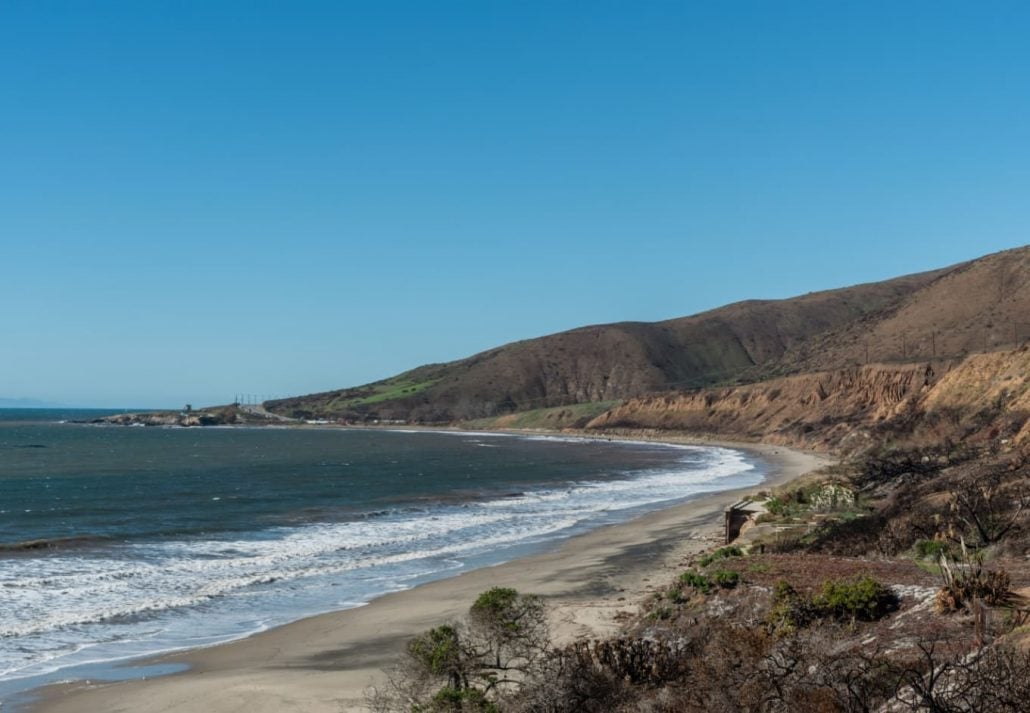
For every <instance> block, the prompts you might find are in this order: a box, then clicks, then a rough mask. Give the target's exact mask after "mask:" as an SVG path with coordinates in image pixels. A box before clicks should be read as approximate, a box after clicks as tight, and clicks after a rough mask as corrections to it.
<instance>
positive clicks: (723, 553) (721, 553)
mask: <svg viewBox="0 0 1030 713" xmlns="http://www.w3.org/2000/svg"><path fill="white" fill-rule="evenodd" d="M743 556H744V551H743V550H742V549H740V548H739V547H735V546H733V545H731V546H729V547H720V548H719V549H717V550H716V551H715V552H712V553H711V554H708V555H705V556H704V557H702V558H701V560H700V561H699V562H698V564H700V565H701V566H702V567H707V566H708V565H710V564H712V562H718V561H719V560H724V559H729V558H730V557H743Z"/></svg>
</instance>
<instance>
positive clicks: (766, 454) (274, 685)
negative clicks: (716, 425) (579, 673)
mask: <svg viewBox="0 0 1030 713" xmlns="http://www.w3.org/2000/svg"><path fill="white" fill-rule="evenodd" d="M499 432H501V433H511V434H512V435H539V436H560V437H584V438H595V439H596V438H598V437H600V438H601V439H607V438H608V436H605V435H601V436H595V435H592V434H578V433H563V432H549V431H514V430H510V431H499ZM611 435H612V436H613V437H614V438H617V439H618V440H633V441H647V442H655V443H669V444H674V445H702V446H721V447H726V448H731V449H733V450H737V451H741V452H743V453H745V454H747V455H748V456H749V457H756V458H758V459H760V460H761V461H763V462H764V463H765V465H766V466H767V467H768V472H767V474H766V477H765V479H764V480H763V481H762V483H761V484H759V485H755V486H749V487H745V488H739V489H734V490H725V491H720V492H716V493H709V494H704V495H700V496H698V497H696V498H693V499H690V500H688V501H686V502H682V503H679V504H676V505H673V506H671V507H667V508H663V509H660V510H655V511H652V512H649V513H646V514H643V515H639V516H637V517H635V518H633V519H631V520H629V521H626V522H623V523H617V524H611V525H605V526H602V527H599V528H597V529H594V530H590V531H588V532H586V533H582V534H579V535H575V536H573V537H571V538H568V539H564V540H560V541H558V542H557V543H552V544H551V545H550V546H549V548H548V549H547V550H545V551H544V552H541V553H537V554H531V555H528V556H524V557H519V558H516V559H513V560H509V561H507V562H504V563H502V564H498V565H493V566H486V567H480V568H478V569H473V570H470V571H467V572H463V573H461V574H457V575H454V576H451V577H447V578H444V579H439V580H434V581H431V582H428V583H424V584H421V585H418V586H416V587H413V588H411V589H406V590H403V591H400V592H394V593H389V594H385V595H382V596H380V597H377V598H376V599H373V600H372V601H371V602H370V603H368V604H366V605H364V606H361V607H356V608H351V609H345V610H340V611H333V612H329V613H325V614H319V615H315V616H312V617H307V618H303V619H300V620H297V621H294V622H291V623H288V624H284V625H282V626H278V627H275V628H272V629H269V630H267V631H263V632H260V633H257V634H253V635H251V636H248V637H246V638H242V639H236V640H232V641H228V642H225V643H221V644H216V645H213V646H210V647H206V648H200V649H187V650H184V651H179V652H173V653H169V654H164V655H157V656H149V657H145V658H142V659H138V660H135V661H133V662H131V663H128V664H127V665H126V666H124V669H125V671H126V673H127V674H129V675H127V676H126V678H127V680H121V681H100V682H91V681H81V680H80V681H73V682H70V683H62V684H55V685H50V686H45V687H42V688H38V689H34V690H33V691H30V692H29V693H28V694H27V696H28V697H29V698H28V699H27V700H26V702H25V704H24V706H20V708H22V707H23V708H24V709H26V710H30V711H35V712H39V713H66V712H67V713H72V712H77V711H83V710H105V711H115V710H126V711H128V710H131V711H140V712H142V713H148V712H151V711H152V712H154V713H157V711H212V712H213V713H222V712H223V711H224V712H228V711H230V710H240V709H243V708H246V709H247V711H248V713H265V712H267V713H272V712H273V711H301V710H303V711H313V712H315V713H321V712H322V711H326V712H327V713H328V712H329V711H333V712H335V711H341V710H364V709H365V706H364V691H365V689H367V688H368V687H369V686H370V685H373V684H374V683H375V682H376V681H377V680H381V678H382V669H383V667H384V666H388V665H389V664H390V663H391V661H393V660H394V659H395V658H396V656H397V655H398V654H399V653H400V652H401V651H402V650H403V645H404V642H405V641H407V640H408V639H409V638H411V637H412V636H414V635H416V634H417V633H419V632H421V631H423V630H425V629H427V628H430V627H432V626H436V625H439V624H440V623H443V622H445V621H447V620H449V619H455V618H458V617H460V616H461V615H462V614H464V613H465V612H466V611H467V609H468V607H469V605H470V604H471V603H472V601H473V600H474V599H475V597H476V596H477V595H478V594H479V593H480V592H482V591H484V590H486V589H489V588H491V587H494V586H510V587H514V588H516V589H518V590H519V591H522V592H526V593H533V594H538V595H541V596H542V597H543V598H544V599H545V600H546V601H547V603H548V606H549V609H550V611H551V619H552V626H553V631H554V634H555V637H554V638H555V639H556V640H557V641H560V642H567V641H572V640H575V639H576V638H580V637H583V636H587V637H591V638H595V637H599V636H604V635H606V634H608V633H610V632H613V631H614V630H615V629H616V628H617V627H618V622H617V620H616V617H617V616H618V615H619V614H620V612H626V613H632V612H635V611H636V607H637V603H638V601H639V600H640V599H642V598H643V597H644V596H646V595H647V594H648V593H649V591H651V590H652V589H653V588H654V587H655V586H660V585H663V584H665V582H666V580H667V579H670V578H671V577H672V574H673V572H674V571H675V570H676V569H677V568H679V567H680V566H681V565H682V564H683V563H684V560H685V559H686V558H688V557H690V556H691V555H693V554H696V553H697V552H700V551H702V550H704V549H707V548H708V547H710V546H712V545H715V544H717V543H721V541H722V513H723V510H724V508H725V507H726V506H727V505H729V504H730V503H732V502H733V501H734V500H736V499H739V497H740V496H741V495H743V494H746V493H750V492H754V491H756V490H759V489H762V488H769V487H776V486H778V485H782V484H783V483H786V482H788V481H790V480H793V479H794V478H796V477H799V476H801V475H803V474H804V473H807V472H809V471H811V470H814V469H815V468H818V467H820V466H822V465H825V463H826V462H827V457H826V456H824V455H822V454H816V453H810V452H803V451H797V450H792V449H788V448H785V447H782V446H772V445H767V444H761V443H737V442H726V441H716V440H714V439H713V440H708V439H698V438H689V437H685V436H676V435H675V434H661V435H659V434H655V436H654V437H647V436H650V435H651V434H646V435H645V434H634V435H632V436H628V435H623V434H619V435H617V436H616V435H615V434H611ZM178 666H185V667H187V668H186V670H184V671H181V672H174V673H168V674H167V675H162V676H158V677H156V678H149V679H148V678H146V674H147V673H148V672H155V671H161V670H165V671H167V670H174V668H169V667H178ZM155 667H159V668H155ZM133 670H137V671H138V674H137V675H132V672H133Z"/></svg>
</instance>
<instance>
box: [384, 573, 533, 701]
mask: <svg viewBox="0 0 1030 713" xmlns="http://www.w3.org/2000/svg"><path fill="white" fill-rule="evenodd" d="M549 649H550V640H549V631H548V626H547V612H546V610H545V608H544V605H543V602H542V601H541V600H540V599H539V598H538V597H535V596H529V595H523V594H519V593H518V592H517V591H516V590H514V589H510V588H506V587H495V588H493V589H490V590H488V591H486V592H483V593H482V594H480V595H479V597H478V598H477V599H476V601H475V603H473V605H472V607H471V608H470V609H469V613H468V616H467V617H466V619H465V620H464V621H463V622H460V623H457V624H452V625H444V626H438V627H435V628H433V629H429V630H428V631H424V632H422V633H421V634H419V635H418V636H416V637H415V638H413V639H412V640H411V641H409V642H408V645H407V647H406V649H405V653H406V654H407V655H406V657H405V659H404V661H403V662H402V663H401V664H399V665H398V666H397V667H396V668H395V669H394V670H393V671H392V672H390V673H389V674H388V681H387V685H386V687H385V688H384V689H381V690H380V689H373V690H372V691H370V693H369V696H368V703H369V706H370V707H371V708H372V710H374V711H377V712H382V713H386V712H388V711H409V712H411V711H414V712H417V713H422V712H425V713H428V712H434V713H435V712H438V711H440V712H442V711H477V712H482V713H490V712H491V711H495V710H497V706H496V702H497V701H498V700H500V699H502V698H504V697H506V696H507V695H510V694H513V693H515V692H517V691H518V689H519V687H520V686H521V685H522V683H523V682H524V681H526V680H527V679H528V678H529V677H530V676H531V675H532V674H533V673H534V672H535V671H536V669H537V668H538V666H539V665H540V663H541V662H543V660H544V659H545V657H546V656H547V653H548V651H549Z"/></svg>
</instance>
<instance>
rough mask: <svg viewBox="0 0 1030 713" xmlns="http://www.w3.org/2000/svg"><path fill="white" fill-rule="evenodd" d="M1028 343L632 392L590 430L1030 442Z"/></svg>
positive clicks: (774, 438) (813, 441) (858, 443)
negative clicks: (943, 358)
mask: <svg viewBox="0 0 1030 713" xmlns="http://www.w3.org/2000/svg"><path fill="white" fill-rule="evenodd" d="M1028 375H1030V351H1028V350H1027V349H1026V348H1025V347H1024V348H1022V349H1019V350H1015V351H1008V352H997V353H990V354H977V355H973V356H970V357H967V358H965V359H963V360H959V361H956V362H936V363H923V364H906V365H867V366H861V367H852V368H846V369H838V370H833V371H825V372H816V373H812V374H804V375H799V376H792V377H784V378H779V379H772V380H769V381H765V382H762V383H758V384H750V385H746V386H737V387H728V388H721V389H704V390H699V391H694V392H690V393H680V394H662V395H652V396H646V397H641V398H636V399H631V400H629V401H627V402H626V403H624V404H622V405H620V406H618V407H616V408H614V409H612V410H610V411H607V412H605V413H604V414H601V415H600V416H598V417H597V418H595V419H593V420H592V421H591V422H590V423H589V424H588V425H587V428H589V429H596V430H605V429H663V430H678V431H687V432H691V433H697V434H707V435H713V436H718V437H723V438H743V439H750V440H763V441H766V442H769V443H777V444H782V445H791V446H799V447H805V448H816V449H821V450H829V449H833V448H840V449H842V450H845V451H847V450H854V449H859V448H862V447H864V446H867V445H871V444H873V443H875V442H877V441H878V437H879V436H881V435H883V434H891V435H892V437H899V436H900V437H906V438H910V439H915V440H917V441H918V440H926V441H928V442H930V441H934V440H936V441H940V440H944V439H953V440H960V439H978V438H997V437H1002V438H1005V437H1008V438H1010V439H1012V440H1013V441H1014V442H1017V443H1018V442H1030V425H1028V423H1027V418H1028V416H1030V387H1028V378H1030V377H1028Z"/></svg>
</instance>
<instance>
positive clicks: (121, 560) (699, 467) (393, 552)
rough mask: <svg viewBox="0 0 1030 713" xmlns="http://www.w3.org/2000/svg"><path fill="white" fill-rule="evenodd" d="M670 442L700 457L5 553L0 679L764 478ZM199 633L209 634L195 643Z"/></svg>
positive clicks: (389, 580) (397, 583)
mask: <svg viewBox="0 0 1030 713" xmlns="http://www.w3.org/2000/svg"><path fill="white" fill-rule="evenodd" d="M455 435H458V434H455ZM461 435H475V436H477V437H478V436H479V435H484V436H490V437H496V436H497V435H498V434H471V433H465V434H461ZM533 438H552V437H544V436H540V437H536V436H534V437H533ZM676 447H679V448H683V449H687V450H690V451H691V452H692V453H691V459H692V460H691V465H690V466H689V467H686V465H685V466H684V469H681V470H675V469H665V470H654V471H650V472H646V473H643V474H640V475H637V476H635V477H631V478H623V479H617V480H596V481H583V482H578V483H574V484H571V485H569V486H566V487H562V488H551V489H538V490H532V491H530V492H526V493H523V494H520V495H518V496H514V497H502V498H494V499H490V500H486V501H480V502H471V503H462V504H455V505H439V506H435V507H431V508H428V509H421V510H405V511H397V512H387V513H385V514H383V515H381V516H379V517H375V518H366V519H360V520H353V521H347V522H335V523H315V524H307V525H302V526H291V527H277V528H274V529H270V530H264V531H261V532H255V533H254V534H253V535H252V536H249V537H235V538H220V539H209V540H180V541H174V542H165V543H152V544H125V545H119V546H113V547H109V548H105V549H104V550H99V551H91V552H85V553H72V554H56V555H49V556H47V557H45V558H24V559H21V558H12V559H9V560H6V561H5V562H4V567H3V568H2V570H0V592H2V594H3V600H4V606H3V607H2V608H0V680H3V679H4V678H17V677H20V676H29V675H37V674H39V673H41V672H46V671H56V670H60V669H61V668H62V667H63V666H67V665H71V664H81V663H84V662H85V661H87V660H108V659H111V658H117V657H119V656H120V655H122V654H125V655H129V656H138V655H142V654H148V653H153V652H155V651H156V650H158V649H161V650H165V649H171V648H181V647H183V646H196V645H198V643H200V644H201V645H202V644H203V643H204V642H207V641H211V642H216V641H221V640H226V639H230V638H235V637H238V636H241V635H246V634H249V633H253V632H254V631H256V630H260V629H261V628H264V627H267V626H269V625H275V624H280V623H285V621H288V620H290V619H295V618H298V617H300V616H306V615H310V614H313V613H317V612H318V611H325V610H328V609H333V608H339V607H341V606H344V605H345V603H347V604H349V605H353V604H354V603H356V602H357V603H361V602H367V601H368V600H369V599H370V598H372V597H374V596H378V595H380V594H383V593H385V592H386V591H391V590H394V589H403V588H406V587H408V586H411V585H412V584H413V583H417V582H418V581H421V580H423V579H425V578H426V577H432V576H442V574H443V573H445V572H448V571H452V570H453V569H455V568H461V567H463V566H465V562H466V561H468V559H469V558H471V557H477V558H481V557H483V556H488V555H490V553H495V555H494V559H497V558H498V557H500V555H496V553H498V552H501V551H503V550H504V549H505V548H510V547H511V546H514V545H518V544H520V543H530V542H536V541H540V540H543V539H548V538H553V537H555V536H558V535H559V533H563V532H568V531H570V529H571V528H575V527H577V526H578V527H584V526H585V523H588V522H591V521H594V520H596V519H597V518H598V517H599V516H602V515H603V514H605V513H611V512H617V511H625V510H629V509H633V508H641V507H645V506H649V505H654V504H657V503H662V502H666V501H670V500H679V499H682V498H685V497H688V496H690V495H693V494H696V493H699V492H705V491H709V490H716V489H722V488H726V487H730V485H729V484H727V483H726V481H727V479H732V478H736V479H737V480H739V479H740V478H741V477H743V478H745V479H746V480H747V482H740V483H733V484H734V485H737V484H739V485H746V484H752V483H754V482H757V480H758V477H757V475H756V474H755V473H753V469H754V467H753V466H752V465H751V464H749V463H748V462H747V461H746V460H744V458H743V457H742V456H741V455H740V454H738V453H736V452H733V451H729V450H726V449H720V448H699V447H696V446H676ZM698 459H700V460H701V461H703V462H702V463H701V464H698V463H697V460H698ZM197 631H205V632H210V635H209V636H205V637H202V638H200V639H198V638H197V637H196V632H197Z"/></svg>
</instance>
